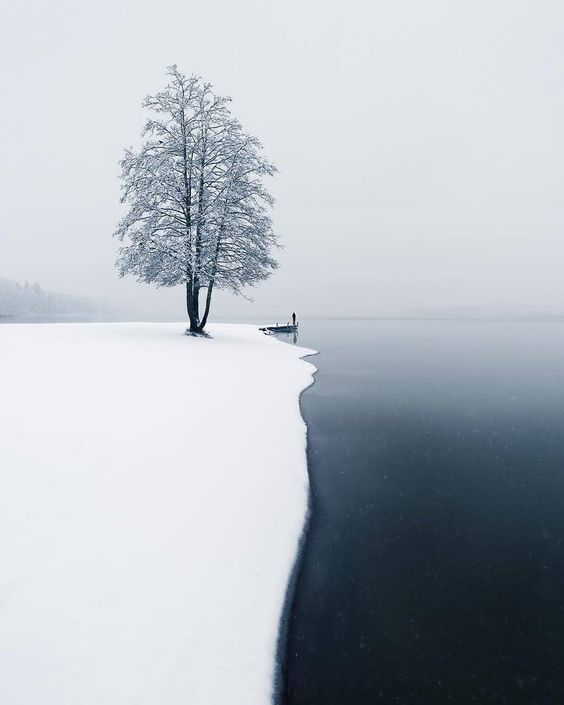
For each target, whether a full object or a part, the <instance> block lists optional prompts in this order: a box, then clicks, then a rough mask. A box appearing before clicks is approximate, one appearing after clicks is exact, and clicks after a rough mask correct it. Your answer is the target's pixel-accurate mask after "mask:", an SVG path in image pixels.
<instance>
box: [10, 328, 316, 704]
mask: <svg viewBox="0 0 564 705" xmlns="http://www.w3.org/2000/svg"><path fill="white" fill-rule="evenodd" d="M184 328H185V326H184V324H169V323H167V324H162V323H154V324H151V323H130V324H120V323H113V324H97V323H88V324H68V323H67V324H44V325H41V326H38V325H28V324H18V325H10V324H6V325H4V326H2V327H1V328H0V389H1V391H2V399H3V403H2V405H1V406H0V424H1V425H0V428H1V429H2V432H1V435H0V560H1V562H2V566H3V568H2V572H1V576H0V622H1V626H2V628H1V630H0V700H1V701H2V702H4V701H6V702H10V703H11V705H24V704H25V705H29V703H31V702H33V703H34V705H48V704H49V705H51V704H55V703H56V705H67V704H68V705H71V703H72V705H75V704H76V703H78V702H80V703H83V704H84V705H106V704H107V705H126V704H127V705H157V704H158V703H165V702H166V703H169V704H172V705H176V704H177V703H178V704H180V703H186V702H189V703H190V705H224V704H225V703H230V705H239V704H240V705H255V704H256V705H265V703H268V702H269V701H270V698H271V696H272V689H273V677H274V668H275V653H276V645H277V638H278V627H279V619H280V615H281V611H282V606H283V602H284V597H285V592H286V587H287V583H288V579H289V576H290V573H291V571H292V568H293V566H294V561H295V556H296V550H297V546H298V541H299V538H300V535H301V533H302V528H303V524H304V518H305V514H306V509H307V501H308V478H307V465H306V427H305V424H304V422H303V419H302V417H301V413H300V409H299V396H300V394H301V392H302V390H303V389H305V388H307V387H308V386H309V385H310V384H311V382H312V374H313V372H314V370H315V368H314V366H313V365H311V363H308V362H305V361H303V360H301V358H302V357H303V356H306V355H308V354H311V352H312V351H309V350H307V349H304V348H298V347H296V346H290V345H280V343H279V342H278V341H276V340H274V339H272V338H269V337H267V336H264V335H263V334H261V333H259V332H258V331H257V329H256V327H255V326H247V325H227V324H217V325H214V326H210V333H211V335H212V336H213V337H212V339H211V340H206V339H195V338H190V337H186V336H184V335H183V331H184Z"/></svg>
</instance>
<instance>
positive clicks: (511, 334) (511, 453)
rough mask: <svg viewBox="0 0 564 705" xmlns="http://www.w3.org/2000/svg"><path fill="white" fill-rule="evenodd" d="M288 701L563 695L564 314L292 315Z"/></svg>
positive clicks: (531, 704) (554, 701) (526, 699)
mask: <svg viewBox="0 0 564 705" xmlns="http://www.w3.org/2000/svg"><path fill="white" fill-rule="evenodd" d="M298 343H299V344H303V345H306V346H312V347H315V348H316V349H318V350H320V351H321V355H319V356H318V357H315V358H312V361H313V362H314V363H315V364H316V366H317V367H318V368H319V372H318V374H317V377H316V383H315V384H314V386H313V387H311V388H310V389H309V390H308V391H307V392H306V393H305V394H304V395H303V397H302V408H303V413H304V415H305V418H306V421H307V424H308V428H309V465H310V468H309V469H310V476H311V486H312V510H313V515H312V517H313V518H312V523H311V526H310V531H309V535H308V539H307V542H306V546H305V550H304V555H303V560H302V564H301V571H300V573H299V577H298V582H297V591H296V596H295V600H294V604H293V607H292V609H291V611H290V617H289V619H290V626H289V637H288V640H289V643H288V651H287V663H286V669H285V701H286V703H287V704H288V705H333V704H334V705H337V704H338V705H356V704H360V703H362V704H363V705H364V704H366V705H368V704H371V703H400V704H403V703H405V704H406V705H407V704H410V705H411V704H414V703H418V704H425V705H441V704H442V703H457V705H464V704H465V703H496V704H500V703H511V704H514V705H517V704H521V703H523V704H526V705H535V704H536V703H538V704H539V705H562V704H563V703H564V550H563V544H564V323H558V322H554V323H539V322H533V323H524V322H519V323H507V322H505V323H504V322H463V323H458V322H438V321H436V322H433V321H431V322H428V321H427V322H425V321H403V322H402V321H397V322H389V321H304V322H303V323H302V326H301V332H300V338H299V341H298Z"/></svg>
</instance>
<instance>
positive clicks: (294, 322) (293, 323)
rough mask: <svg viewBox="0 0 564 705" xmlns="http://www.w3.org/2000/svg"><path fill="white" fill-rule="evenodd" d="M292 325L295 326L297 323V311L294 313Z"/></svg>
mask: <svg viewBox="0 0 564 705" xmlns="http://www.w3.org/2000/svg"><path fill="white" fill-rule="evenodd" d="M292 325H293V326H295V325H296V314H295V313H293V314H292Z"/></svg>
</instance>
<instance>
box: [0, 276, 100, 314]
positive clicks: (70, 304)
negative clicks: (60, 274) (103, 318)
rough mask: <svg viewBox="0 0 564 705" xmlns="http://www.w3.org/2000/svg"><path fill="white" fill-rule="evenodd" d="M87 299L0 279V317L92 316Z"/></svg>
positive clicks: (90, 306) (94, 309)
mask: <svg viewBox="0 0 564 705" xmlns="http://www.w3.org/2000/svg"><path fill="white" fill-rule="evenodd" d="M96 311H97V306H96V304H94V303H93V302H92V301H90V300H89V299H85V298H80V297H77V296H68V295H66V294H58V293H54V292H52V291H44V290H43V289H42V288H41V287H40V286H39V284H29V283H28V282H26V283H25V284H23V285H22V284H18V283H17V282H14V281H10V280H9V279H3V278H1V277H0V316H2V317H6V316H46V315H51V316H52V315H56V316H57V315H59V316H64V315H73V314H94V313H96Z"/></svg>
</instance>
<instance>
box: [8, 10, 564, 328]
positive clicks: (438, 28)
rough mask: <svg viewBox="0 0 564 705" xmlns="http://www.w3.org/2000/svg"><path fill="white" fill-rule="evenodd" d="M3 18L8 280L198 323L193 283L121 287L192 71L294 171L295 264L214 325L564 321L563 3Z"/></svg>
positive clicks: (287, 262)
mask: <svg viewBox="0 0 564 705" xmlns="http://www.w3.org/2000/svg"><path fill="white" fill-rule="evenodd" d="M4 5H5V6H4V8H3V12H2V15H3V17H2V23H1V25H0V59H1V61H0V67H1V68H0V71H1V74H2V75H1V79H2V80H1V85H2V110H1V113H0V127H1V140H2V157H1V160H0V179H1V183H0V187H1V188H0V199H1V208H2V216H1V221H0V222H1V230H0V276H5V277H9V278H13V279H16V280H20V281H21V280H26V279H27V280H29V281H38V282H39V283H41V284H42V285H43V286H44V287H46V288H51V289H56V290H60V291H65V292H68V293H74V294H84V295H88V296H92V297H96V298H103V299H106V300H109V301H116V302H118V303H119V304H120V305H124V306H136V307H138V308H139V307H140V308H143V309H144V310H146V311H147V312H151V313H155V312H160V313H162V314H166V315H179V316H182V315H183V313H184V308H183V295H182V291H181V290H180V289H173V290H166V291H162V290H161V291H157V290H155V289H153V288H152V287H150V286H147V285H143V284H137V283H135V282H134V281H133V280H120V279H119V278H118V277H117V275H116V273H115V270H114V268H113V262H114V259H115V250H116V243H115V242H114V241H113V240H112V237H111V234H112V231H113V229H114V227H115V224H116V221H117V219H118V218H119V215H120V211H121V206H120V205H119V183H118V180H117V174H118V167H117V162H118V160H119V159H120V157H121V153H122V150H123V148H124V147H125V146H130V145H132V144H134V143H136V142H137V140H138V135H139V131H140V129H141V127H142V124H143V119H144V118H143V112H142V110H141V106H140V104H141V101H142V99H143V97H144V96H145V95H146V94H147V93H150V92H154V91H155V90H158V89H159V88H161V87H162V86H163V85H164V82H165V68H166V66H167V65H169V64H172V63H177V64H178V65H179V67H180V68H181V69H182V70H183V71H184V72H185V73H188V74H190V73H197V74H200V75H202V76H203V77H204V78H205V79H206V80H209V81H211V82H212V83H213V84H214V86H215V88H216V90H217V91H218V92H220V93H226V94H229V95H231V96H232V97H233V99H234V101H233V105H232V107H233V111H234V113H235V114H236V115H237V116H238V117H239V118H240V119H241V121H242V122H243V124H244V126H245V127H246V128H247V129H248V130H249V131H251V132H253V133H254V134H256V135H257V136H258V137H259V138H260V139H261V140H262V142H263V144H264V146H265V148H266V153H267V155H268V156H269V157H270V158H271V159H272V160H273V161H274V162H275V163H276V164H277V166H278V168H279V170H280V173H279V174H278V176H277V177H276V178H275V179H274V180H273V181H272V190H273V192H274V194H275V196H276V199H277V204H276V208H275V212H274V217H275V223H276V228H277V230H278V232H279V233H280V235H281V238H282V241H283V243H284V245H285V249H284V251H283V252H282V253H281V254H280V261H281V265H282V266H281V269H280V270H279V271H278V272H277V273H276V274H275V275H274V276H273V277H272V279H271V280H270V281H269V282H268V283H266V284H263V285H261V286H259V287H258V288H256V289H255V290H254V292H253V296H254V298H255V302H254V303H253V304H249V303H247V302H245V301H244V300H241V299H237V298H234V297H231V296H222V297H219V298H218V301H217V304H216V309H215V316H216V318H217V317H220V318H221V317H222V316H223V317H226V316H234V315H235V316H236V315H239V316H249V315H263V314H268V315H273V316H274V315H276V316H277V315H278V314H280V318H281V319H283V318H284V316H285V315H286V313H287V312H289V311H292V310H297V311H298V313H301V314H302V315H306V314H309V315H314V314H317V315H394V314H395V315H406V314H407V315H409V314H425V313H428V312H444V311H472V312H494V313H495V312H507V311H511V312H513V311H519V310H521V311H526V312H539V311H547V312H551V313H553V312H561V313H564V239H563V231H564V138H563V132H564V4H563V3H562V2H561V0H555V1H554V2H552V1H550V0H536V1H534V2H533V1H531V2H525V1H523V0H459V1H455V0H451V1H449V0H430V1H427V0H410V1H407V0H405V1H404V0H366V2H361V1H355V0H352V1H350V0H349V1H348V2H344V1H343V0H341V2H338V3H337V2H334V1H333V0H319V1H313V0H301V1H299V0H283V1H282V0H280V2H274V0H220V1H218V2H207V3H203V2H191V1H190V0H188V1H186V0H182V1H181V2H173V1H172V0H159V2H155V0H151V1H150V2H149V1H148V0H107V1H106V0H82V1H81V0H64V1H62V0H31V1H28V2H26V1H25V0H23V1H22V2H19V3H16V2H12V3H5V4H4ZM343 8H346V9H343Z"/></svg>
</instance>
